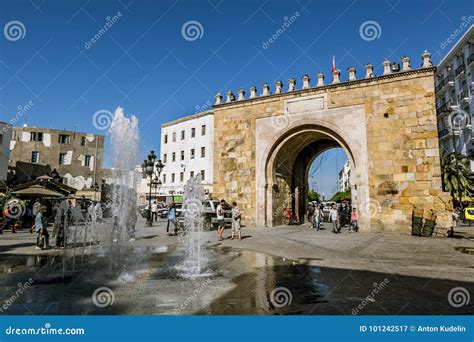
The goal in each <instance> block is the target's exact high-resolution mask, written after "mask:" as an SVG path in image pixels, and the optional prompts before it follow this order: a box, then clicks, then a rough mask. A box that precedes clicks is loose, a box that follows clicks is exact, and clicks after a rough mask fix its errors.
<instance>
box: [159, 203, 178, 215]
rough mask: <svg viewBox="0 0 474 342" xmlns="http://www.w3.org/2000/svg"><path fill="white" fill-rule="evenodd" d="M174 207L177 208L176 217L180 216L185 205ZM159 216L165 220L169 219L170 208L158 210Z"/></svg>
mask: <svg viewBox="0 0 474 342" xmlns="http://www.w3.org/2000/svg"><path fill="white" fill-rule="evenodd" d="M174 206H175V208H176V216H180V214H181V210H182V208H183V204H182V203H175V204H174ZM158 216H159V217H161V218H163V219H164V218H167V217H168V207H164V208H159V209H158Z"/></svg>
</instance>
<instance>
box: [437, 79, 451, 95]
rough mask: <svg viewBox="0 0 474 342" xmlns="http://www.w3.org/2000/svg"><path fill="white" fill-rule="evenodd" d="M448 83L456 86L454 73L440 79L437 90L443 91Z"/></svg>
mask: <svg viewBox="0 0 474 342" xmlns="http://www.w3.org/2000/svg"><path fill="white" fill-rule="evenodd" d="M446 85H448V86H454V77H453V75H448V76H446V77H445V78H443V79H442V80H441V81H439V83H438V85H437V86H436V92H439V91H441V90H442V89H443V88H444V87H445V86H446Z"/></svg>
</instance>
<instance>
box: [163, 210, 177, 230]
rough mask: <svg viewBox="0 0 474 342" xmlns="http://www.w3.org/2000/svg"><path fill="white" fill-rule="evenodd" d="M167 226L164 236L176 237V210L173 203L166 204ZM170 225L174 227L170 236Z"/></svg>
mask: <svg viewBox="0 0 474 342" xmlns="http://www.w3.org/2000/svg"><path fill="white" fill-rule="evenodd" d="M167 218H168V224H167V225H166V235H169V236H171V235H176V234H177V227H176V208H175V205H174V202H170V203H169V204H168V215H167ZM170 225H173V227H174V234H170Z"/></svg>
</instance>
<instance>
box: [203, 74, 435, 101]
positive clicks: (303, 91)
mask: <svg viewBox="0 0 474 342" xmlns="http://www.w3.org/2000/svg"><path fill="white" fill-rule="evenodd" d="M435 72H436V66H430V67H424V68H419V69H411V70H407V71H400V72H394V73H391V74H388V75H380V76H374V77H369V78H361V79H357V80H353V81H345V82H340V83H335V84H327V85H323V86H314V87H310V88H307V89H298V90H293V91H287V92H282V93H279V94H270V95H266V96H258V97H255V98H247V99H243V100H238V101H232V102H224V103H221V104H216V105H213V106H212V107H213V108H224V107H232V106H238V105H241V104H248V103H254V102H259V101H262V102H265V100H275V99H276V98H280V97H286V96H291V95H301V94H309V93H314V91H319V90H323V91H325V90H332V89H337V88H344V87H347V86H352V85H362V86H370V85H371V83H375V82H380V81H385V80H390V79H396V78H403V77H407V76H411V75H419V74H432V75H434V74H435ZM433 84H434V83H433Z"/></svg>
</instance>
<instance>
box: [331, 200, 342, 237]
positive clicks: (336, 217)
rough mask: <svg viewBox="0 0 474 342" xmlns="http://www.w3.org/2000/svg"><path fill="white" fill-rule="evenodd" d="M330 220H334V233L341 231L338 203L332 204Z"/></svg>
mask: <svg viewBox="0 0 474 342" xmlns="http://www.w3.org/2000/svg"><path fill="white" fill-rule="evenodd" d="M329 220H330V221H331V222H332V231H333V232H334V233H336V234H337V233H340V232H341V227H340V226H339V213H338V212H337V209H336V205H335V204H333V205H332V209H331V210H330V211H329Z"/></svg>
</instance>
